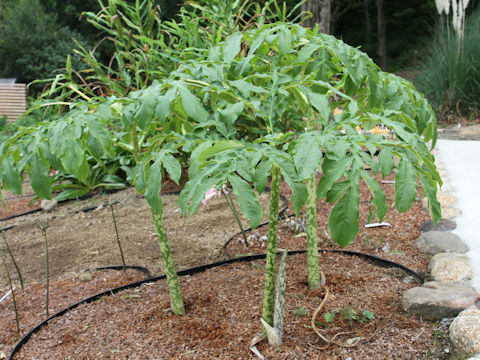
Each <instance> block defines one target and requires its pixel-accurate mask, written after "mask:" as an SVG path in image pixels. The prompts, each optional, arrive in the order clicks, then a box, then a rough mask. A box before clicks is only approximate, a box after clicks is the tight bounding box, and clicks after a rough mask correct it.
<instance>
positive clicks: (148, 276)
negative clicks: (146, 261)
mask: <svg viewBox="0 0 480 360" xmlns="http://www.w3.org/2000/svg"><path fill="white" fill-rule="evenodd" d="M125 269H133V270H138V271H140V272H142V273H144V274H145V280H147V279H151V278H152V273H151V272H150V270H148V268H146V267H143V266H137V265H125ZM95 270H98V271H101V270H119V271H120V270H123V265H113V266H102V267H98V268H95Z"/></svg>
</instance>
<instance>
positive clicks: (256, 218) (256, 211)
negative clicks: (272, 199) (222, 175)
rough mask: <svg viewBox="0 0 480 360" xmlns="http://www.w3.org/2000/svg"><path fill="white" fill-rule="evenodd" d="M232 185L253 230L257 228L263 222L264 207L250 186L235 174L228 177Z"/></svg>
mask: <svg viewBox="0 0 480 360" xmlns="http://www.w3.org/2000/svg"><path fill="white" fill-rule="evenodd" d="M227 178H228V180H229V181H230V184H232V188H233V193H234V194H235V195H236V196H237V202H238V205H239V206H240V209H241V210H242V213H243V214H244V215H245V216H246V217H247V218H248V219H249V220H250V225H251V226H252V228H256V227H257V226H258V225H259V224H260V221H261V220H262V207H261V206H260V203H259V202H258V199H257V197H256V196H255V193H254V192H253V190H252V188H251V187H250V185H249V184H248V183H247V182H246V181H245V180H243V179H242V178H241V177H239V176H238V175H235V174H230V175H228V176H227Z"/></svg>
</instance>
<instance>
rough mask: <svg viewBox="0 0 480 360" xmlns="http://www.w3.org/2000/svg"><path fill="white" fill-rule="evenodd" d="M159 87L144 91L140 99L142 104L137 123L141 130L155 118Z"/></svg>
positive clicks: (153, 86) (136, 115)
mask: <svg viewBox="0 0 480 360" xmlns="http://www.w3.org/2000/svg"><path fill="white" fill-rule="evenodd" d="M158 92H159V86H158V84H157V85H152V86H149V87H148V88H146V89H145V90H143V92H142V95H141V96H140V98H139V99H138V102H139V104H140V106H139V108H138V110H137V112H136V114H135V117H134V119H135V121H136V123H137V125H138V127H139V128H140V129H142V130H143V129H145V128H146V127H147V126H148V124H150V122H151V121H152V119H153V118H154V116H155V109H156V107H157V95H158Z"/></svg>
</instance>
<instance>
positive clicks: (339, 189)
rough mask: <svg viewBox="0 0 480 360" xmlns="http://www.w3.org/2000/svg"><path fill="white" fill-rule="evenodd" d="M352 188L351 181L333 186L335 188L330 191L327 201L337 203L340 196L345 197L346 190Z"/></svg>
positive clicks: (340, 182)
mask: <svg viewBox="0 0 480 360" xmlns="http://www.w3.org/2000/svg"><path fill="white" fill-rule="evenodd" d="M349 186H350V181H339V182H336V183H335V184H333V186H332V187H331V188H330V190H328V192H327V197H326V201H327V202H329V203H334V202H335V201H337V200H338V199H339V198H340V196H342V195H343V193H344V192H345V190H347V188H348V187H349Z"/></svg>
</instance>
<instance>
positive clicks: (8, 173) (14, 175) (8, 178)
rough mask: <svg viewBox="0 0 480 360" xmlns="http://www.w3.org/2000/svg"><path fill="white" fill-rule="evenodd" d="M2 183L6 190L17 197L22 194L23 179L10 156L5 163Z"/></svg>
mask: <svg viewBox="0 0 480 360" xmlns="http://www.w3.org/2000/svg"><path fill="white" fill-rule="evenodd" d="M2 181H3V188H4V189H5V190H9V191H11V192H13V193H14V194H17V195H18V194H21V193H22V178H21V177H20V175H19V173H18V171H17V167H16V166H15V163H14V162H13V159H12V157H11V156H10V155H8V156H7V157H6V158H5V160H4V161H3V171H2Z"/></svg>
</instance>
